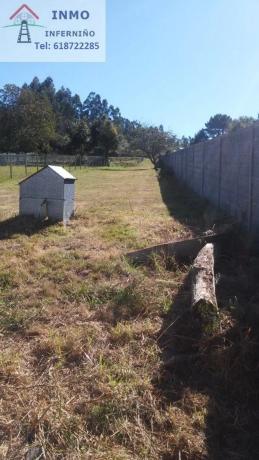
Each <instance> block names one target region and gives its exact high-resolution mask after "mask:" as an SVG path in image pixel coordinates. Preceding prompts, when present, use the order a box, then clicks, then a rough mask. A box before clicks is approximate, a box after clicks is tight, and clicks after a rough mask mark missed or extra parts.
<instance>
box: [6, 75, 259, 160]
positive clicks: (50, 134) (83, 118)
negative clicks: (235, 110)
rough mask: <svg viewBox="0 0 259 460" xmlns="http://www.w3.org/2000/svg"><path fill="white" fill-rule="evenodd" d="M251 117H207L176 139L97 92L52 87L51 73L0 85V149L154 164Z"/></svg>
mask: <svg viewBox="0 0 259 460" xmlns="http://www.w3.org/2000/svg"><path fill="white" fill-rule="evenodd" d="M255 121H256V120H255V119H254V118H252V117H240V118H238V119H232V118H231V117H230V116H228V115H226V114H216V115H214V116H212V117H211V118H210V119H209V121H208V122H207V123H205V125H204V127H203V128H202V129H201V130H199V131H198V132H197V133H196V134H195V136H194V137H193V138H191V137H182V138H179V137H177V136H176V135H175V134H173V133H172V132H170V131H165V130H164V128H163V126H162V125H160V126H148V125H143V124H141V123H140V122H138V121H136V120H133V121H131V120H129V119H127V118H125V117H123V116H122V114H121V112H120V109H119V108H118V107H115V106H113V105H110V104H109V103H108V101H107V100H106V99H103V98H102V97H101V96H100V95H99V94H96V93H94V92H90V93H89V95H88V97H87V98H86V99H85V101H81V98H80V96H79V95H78V94H72V93H71V91H70V89H69V88H65V87H63V86H62V87H61V88H60V89H58V90H56V88H55V85H54V82H53V80H52V78H51V77H47V78H46V79H45V80H44V81H42V82H40V80H39V79H38V78H37V77H35V78H33V80H32V82H31V83H30V84H27V83H25V84H24V85H23V86H22V87H18V86H16V85H13V84H7V85H5V86H4V87H3V88H2V89H0V152H18V153H19V152H24V153H26V152H35V153H49V152H55V153H60V154H66V155H80V156H82V155H95V156H102V157H104V160H105V162H106V163H107V164H108V163H109V157H110V156H116V155H125V156H147V157H149V158H150V160H151V161H152V162H153V164H154V165H155V167H158V166H159V159H160V156H161V155H162V154H164V153H166V152H168V151H169V152H172V151H175V150H178V149H180V148H184V147H187V146H189V145H190V144H196V143H198V142H204V141H207V140H210V139H213V138H215V137H217V136H219V135H222V134H225V133H229V132H232V131H234V130H236V129H238V128H240V127H246V126H249V125H251V124H252V123H254V122H255Z"/></svg>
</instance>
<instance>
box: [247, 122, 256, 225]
mask: <svg viewBox="0 0 259 460" xmlns="http://www.w3.org/2000/svg"><path fill="white" fill-rule="evenodd" d="M254 154H255V127H254V125H253V128H252V142H251V152H250V155H249V179H248V180H249V182H248V190H249V191H248V231H249V232H250V231H251V230H252V221H253V195H254V194H253V188H254V180H253V179H254V174H253V169H254Z"/></svg>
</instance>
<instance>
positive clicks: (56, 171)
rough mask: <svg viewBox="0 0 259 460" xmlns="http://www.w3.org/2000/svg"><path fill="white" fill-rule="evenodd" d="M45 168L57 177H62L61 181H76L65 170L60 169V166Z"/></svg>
mask: <svg viewBox="0 0 259 460" xmlns="http://www.w3.org/2000/svg"><path fill="white" fill-rule="evenodd" d="M47 167H48V168H51V169H52V171H54V172H55V173H57V174H58V175H59V176H61V177H63V179H74V180H76V178H75V177H74V176H72V174H70V173H69V172H68V171H67V170H66V169H64V168H62V166H52V165H48V166H47Z"/></svg>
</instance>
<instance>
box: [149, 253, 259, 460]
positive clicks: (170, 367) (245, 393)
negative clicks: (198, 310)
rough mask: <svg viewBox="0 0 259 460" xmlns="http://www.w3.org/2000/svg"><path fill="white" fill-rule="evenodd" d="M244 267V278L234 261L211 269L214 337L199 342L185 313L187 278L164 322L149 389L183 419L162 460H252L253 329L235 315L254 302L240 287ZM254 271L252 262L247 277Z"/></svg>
mask: <svg viewBox="0 0 259 460" xmlns="http://www.w3.org/2000/svg"><path fill="white" fill-rule="evenodd" d="M249 264H250V262H248V264H247V270H246V272H248V273H247V278H246V279H244V276H243V275H244V273H243V272H244V266H243V265H240V260H235V261H233V260H231V261H229V262H227V263H226V259H225V258H224V257H223V256H222V258H221V260H220V261H219V266H218V267H216V270H217V272H218V273H219V272H220V273H221V277H222V281H220V282H219V284H218V286H217V296H218V299H219V305H220V307H221V308H222V310H221V324H222V330H221V332H220V333H219V334H217V335H215V336H214V337H211V338H202V336H201V334H200V330H199V325H198V324H197V323H196V322H195V318H194V317H193V316H192V313H191V311H190V303H191V280H190V276H189V275H187V276H186V279H185V281H184V283H183V285H182V287H181V288H180V290H179V292H178V294H177V296H176V298H175V300H174V302H173V304H172V306H171V309H170V312H169V313H168V315H167V316H166V317H165V318H164V323H163V326H162V329H161V331H160V333H159V340H158V341H159V346H160V349H161V354H162V360H163V366H162V367H161V370H160V374H159V375H158V377H157V378H156V379H155V381H154V384H155V386H157V387H158V389H159V391H160V392H162V394H163V395H164V397H165V401H166V404H167V405H168V406H169V405H172V406H174V407H176V408H178V409H180V410H181V411H182V413H183V414H184V419H185V420H186V417H187V419H188V420H189V422H188V423H189V425H188V430H186V431H187V432H186V433H185V432H184V428H185V427H184V426H183V428H182V431H181V433H182V435H181V441H180V443H179V445H176V446H175V447H174V448H173V451H170V448H169V449H168V450H167V451H166V452H165V453H164V457H163V459H164V460H165V459H170V460H174V459H178V458H181V459H182V460H197V459H199V460H201V459H202V460H205V459H210V460H222V459H227V460H237V459H238V460H241V459H242V460H257V459H258V454H259V436H258V434H259V428H258V422H259V391H258V382H259V366H258V356H259V336H258V327H257V326H255V322H254V321H253V320H252V321H251V318H249V315H247V314H246V315H244V314H243V312H242V309H241V308H240V305H243V306H244V305H245V306H246V304H247V303H249V302H251V297H252V298H258V297H259V289H258V288H257V287H255V285H254V284H253V282H254V280H252V281H251V286H248V284H247V283H248V282H249V276H250V273H249V270H250V269H251V266H250V267H249ZM252 269H253V270H254V267H252ZM258 271H259V263H258V262H257V267H256V270H255V271H254V278H257V276H258ZM250 278H251V277H250ZM252 285H253V289H251V287H252ZM231 298H232V299H239V305H237V304H236V305H233V301H232V306H231V308H230V303H231V301H230V299H231ZM236 302H237V301H236ZM246 310H247V309H246ZM172 356H173V357H175V358H173V360H172V359H170V358H172ZM197 414H200V420H201V421H200V422H199V421H198V422H197V420H199V419H197ZM178 423H179V420H178ZM199 423H200V426H199ZM180 425H181V422H180ZM190 432H191V433H192V435H193V437H192V439H193V438H196V437H197V446H195V444H194V445H192V444H190V445H189V434H190ZM204 435H205V448H201V447H200V445H199V440H200V439H202V438H203V439H204Z"/></svg>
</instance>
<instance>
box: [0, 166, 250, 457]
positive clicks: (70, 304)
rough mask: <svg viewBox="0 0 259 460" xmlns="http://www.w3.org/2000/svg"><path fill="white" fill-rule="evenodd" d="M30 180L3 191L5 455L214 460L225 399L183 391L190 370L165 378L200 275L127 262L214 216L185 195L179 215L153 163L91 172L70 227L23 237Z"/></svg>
mask: <svg viewBox="0 0 259 460" xmlns="http://www.w3.org/2000/svg"><path fill="white" fill-rule="evenodd" d="M21 174H22V171H21V172H19V170H18V171H16V179H14V180H13V181H3V182H2V184H1V188H0V203H1V204H0V213H1V215H2V222H0V227H1V234H2V235H3V228H4V226H5V225H6V227H7V230H8V231H9V236H8V237H6V238H3V239H2V240H1V260H0V350H1V352H0V394H1V397H0V407H1V409H0V437H1V447H0V458H1V459H2V458H3V459H21V458H24V456H25V455H26V452H28V450H30V449H32V447H38V451H37V452H38V453H39V452H42V455H44V456H45V457H46V458H47V459H51V460H55V459H69V460H74V459H94V460H95V459H97V460H98V459H100V460H101V459H105V460H128V459H134V460H135V459H136V460H137V459H139V460H140V459H147V460H152V459H153V460H157V459H161V460H170V459H182V460H184V459H192V460H194V459H205V458H208V455H209V454H208V452H209V451H208V438H207V434H206V430H207V419H208V413H209V408H210V407H211V404H212V399H211V397H210V396H209V394H208V393H206V391H205V390H204V387H203V388H201V389H199V387H197V388H195V387H193V388H192V389H188V388H186V389H185V390H184V391H183V390H182V389H181V391H180V390H179V388H180V387H181V382H180V379H181V377H180V375H181V374H176V373H175V374H174V373H171V372H169V371H166V372H164V371H163V372H162V371H161V362H162V359H163V356H162V351H163V348H162V347H161V334H164V332H161V331H163V327H164V326H163V324H165V323H166V321H167V318H168V319H170V315H169V311H170V307H171V304H172V302H173V300H174V298H175V296H176V295H177V293H178V290H179V287H180V286H181V284H182V282H183V280H184V278H185V276H186V273H187V271H188V267H185V266H182V267H179V266H177V265H176V264H174V263H170V269H168V263H167V262H168V261H165V260H163V258H156V259H154V260H153V261H152V263H151V264H150V266H147V267H134V266H132V265H130V264H129V263H128V262H127V261H126V259H125V258H124V254H125V252H127V251H128V250H130V249H134V248H139V247H143V246H145V245H150V244H153V243H154V244H156V243H160V242H164V241H168V240H171V239H173V238H178V237H180V236H182V235H190V234H192V232H195V230H197V222H199V224H200V225H201V226H202V216H203V208H202V207H199V206H198V205H197V202H196V201H195V199H193V201H192V200H191V201H190V202H186V203H185V204H183V202H180V200H179V195H177V193H179V192H177V188H175V194H174V196H172V197H171V202H170V203H168V206H166V204H165V202H164V201H163V199H162V196H161V190H162V195H163V197H164V199H165V198H166V187H167V186H168V180H169V179H168V178H167V179H165V183H163V184H162V185H161V183H160V186H161V190H160V187H159V182H158V180H157V176H156V173H155V172H154V170H153V169H152V168H151V166H150V164H149V163H148V162H146V163H144V164H143V167H142V168H139V169H137V170H135V169H134V168H110V169H107V170H106V169H94V168H93V169H82V170H79V169H78V170H77V171H75V174H76V176H77V177H78V182H77V212H76V217H75V219H73V220H72V221H71V223H70V224H69V225H68V226H67V227H63V226H62V225H60V224H58V225H53V226H46V227H45V228H36V227H35V226H33V225H29V224H28V225H27V224H26V223H24V227H22V226H21V225H20V227H19V226H18V227H15V226H14V225H13V223H12V222H9V223H8V222H6V224H4V223H3V221H4V220H5V219H7V218H10V217H12V215H13V213H14V212H15V211H16V212H17V200H18V190H17V186H16V185H15V184H16V181H17V178H18V176H19V175H21ZM171 180H172V179H170V181H171ZM6 196H8V201H6V200H5V197H6ZM195 205H196V207H195ZM172 213H175V216H176V218H173V217H172V215H171V214H172ZM190 226H191V228H192V229H190ZM171 262H173V261H171ZM164 338H165V335H164ZM169 340H170V339H169ZM209 435H210V434H209ZM35 458H36V457H35ZM211 458H212V457H211ZM222 458H223V457H222ZM224 458H227V457H224ZM229 458H233V459H234V458H239V457H234V456H233V457H229ZM240 458H241V457H240Z"/></svg>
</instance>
